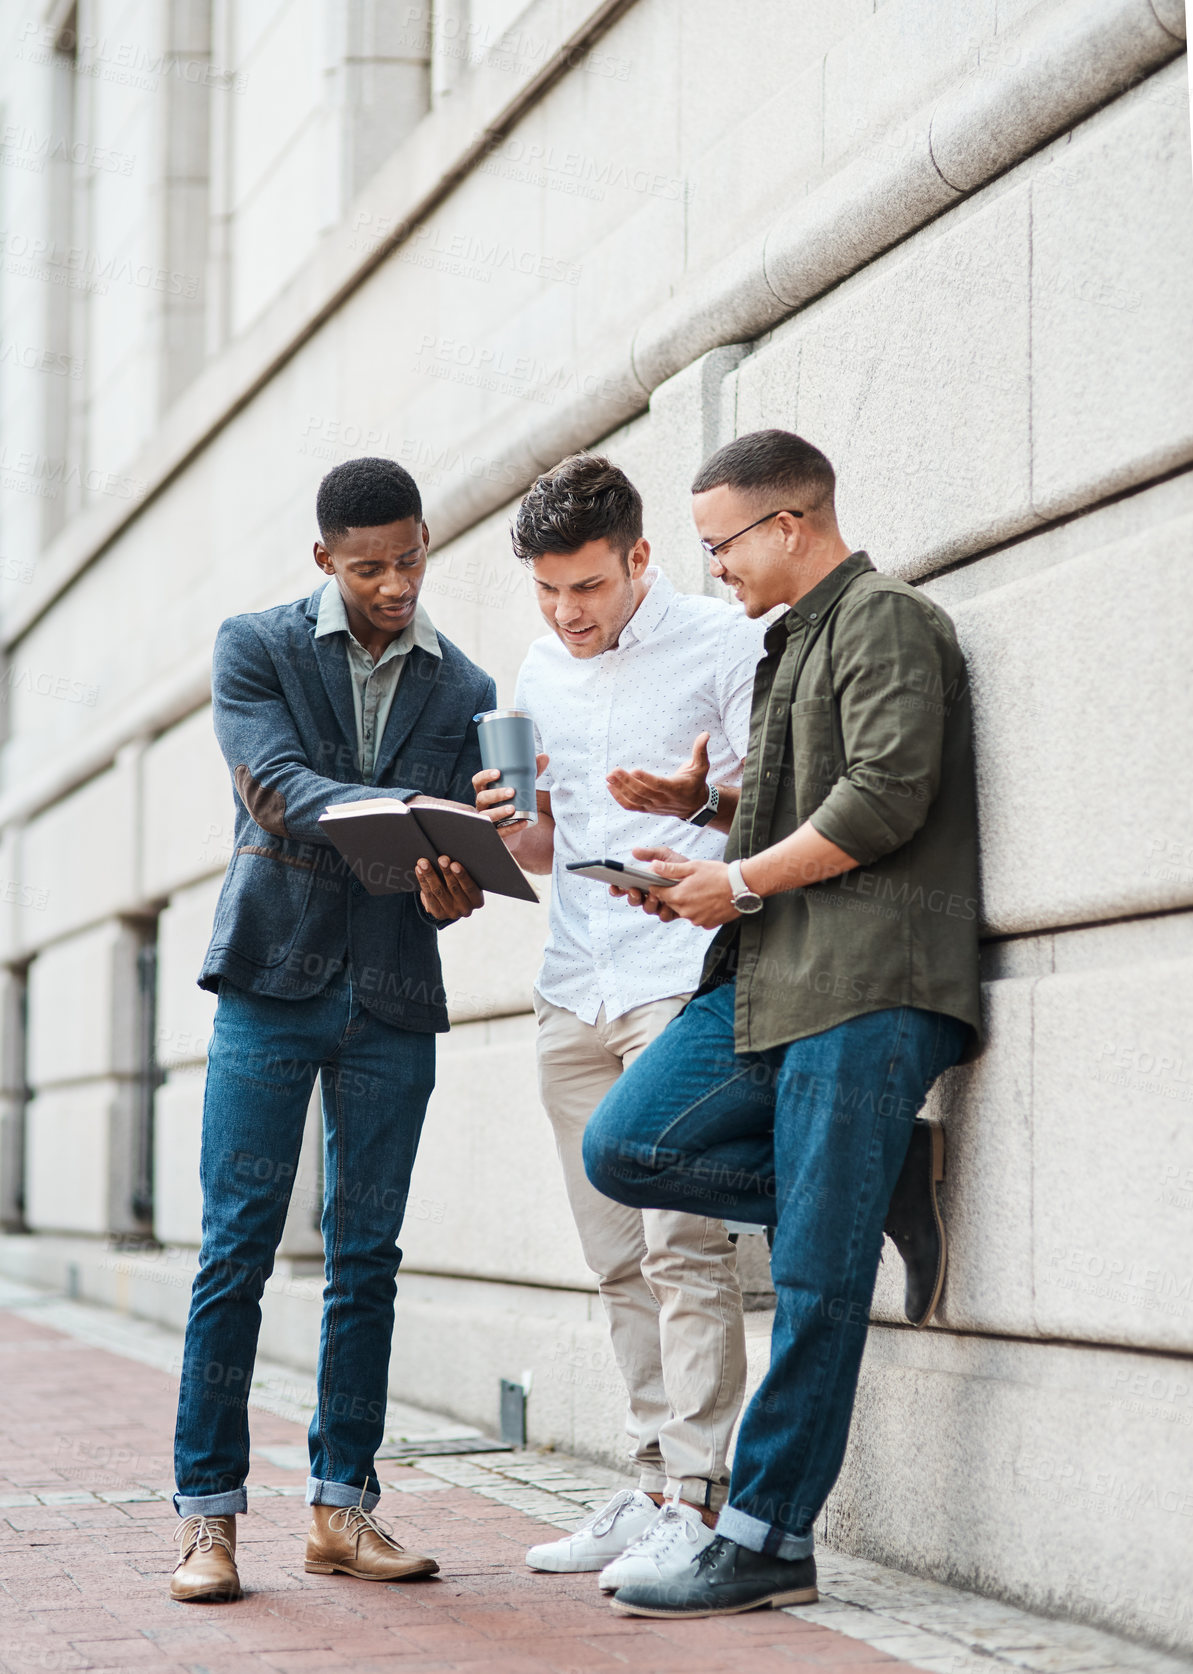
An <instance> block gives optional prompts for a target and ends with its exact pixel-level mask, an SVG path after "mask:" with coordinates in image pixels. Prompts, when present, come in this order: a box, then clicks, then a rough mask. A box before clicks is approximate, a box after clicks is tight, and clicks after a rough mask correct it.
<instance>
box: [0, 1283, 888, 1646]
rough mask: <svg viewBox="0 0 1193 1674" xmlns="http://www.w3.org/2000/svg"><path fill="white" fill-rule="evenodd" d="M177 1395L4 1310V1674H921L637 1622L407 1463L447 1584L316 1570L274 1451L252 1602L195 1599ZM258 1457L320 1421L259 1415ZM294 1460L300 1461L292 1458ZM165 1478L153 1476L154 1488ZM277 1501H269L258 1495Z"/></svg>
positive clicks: (245, 1576) (0, 1377) (389, 1498)
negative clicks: (533, 1560) (173, 1452)
mask: <svg viewBox="0 0 1193 1674" xmlns="http://www.w3.org/2000/svg"><path fill="white" fill-rule="evenodd" d="M176 1389H177V1385H176V1382H175V1381H174V1380H173V1379H172V1378H170V1377H168V1376H167V1375H166V1374H164V1373H162V1372H160V1371H155V1370H153V1369H152V1368H150V1367H147V1366H144V1365H139V1364H137V1363H136V1362H134V1361H131V1360H127V1359H124V1358H123V1357H121V1356H119V1355H116V1354H110V1353H108V1352H106V1351H105V1350H103V1349H97V1348H91V1347H89V1346H87V1345H86V1344H84V1343H82V1342H80V1341H79V1340H78V1339H77V1338H75V1337H69V1336H64V1335H62V1334H61V1333H60V1332H58V1331H54V1330H51V1329H48V1328H47V1327H46V1326H44V1325H42V1324H39V1323H37V1322H35V1321H33V1320H30V1319H27V1318H25V1317H23V1316H21V1315H19V1314H13V1313H4V1312H0V1668H3V1669H4V1670H5V1671H6V1674H60V1671H61V1674H65V1671H67V1670H72V1669H86V1670H91V1671H94V1674H100V1671H104V1674H116V1671H120V1674H126V1671H127V1674H133V1671H141V1670H145V1671H148V1674H183V1671H184V1670H185V1671H186V1674H253V1671H264V1670H276V1671H278V1674H307V1671H308V1670H309V1671H310V1674H323V1671H324V1670H335V1669H353V1670H358V1671H359V1674H371V1671H374V1670H375V1671H377V1674H432V1671H435V1674H439V1671H445V1670H450V1669H463V1670H467V1671H469V1674H481V1671H484V1674H490V1671H491V1674H571V1671H572V1670H575V1671H577V1674H579V1671H581V1670H583V1671H585V1674H587V1671H589V1670H593V1671H599V1670H604V1669H608V1670H635V1671H640V1674H656V1671H657V1674H663V1671H665V1670H673V1669H674V1670H687V1669H690V1670H693V1671H698V1674H705V1671H712V1670H724V1671H726V1674H728V1671H732V1674H769V1671H770V1670H782V1671H783V1674H795V1671H796V1670H800V1669H804V1670H808V1671H812V1670H817V1671H819V1674H825V1671H826V1670H828V1669H830V1668H832V1667H833V1666H835V1665H843V1664H848V1665H849V1667H850V1670H851V1674H865V1671H866V1670H877V1668H878V1667H879V1665H881V1666H882V1667H883V1668H884V1669H888V1670H895V1669H898V1668H902V1667H904V1666H906V1665H905V1664H901V1663H898V1662H896V1661H894V1660H893V1659H892V1658H890V1657H887V1656H884V1655H883V1654H882V1653H881V1652H880V1651H877V1650H874V1649H872V1648H871V1647H870V1646H867V1645H865V1644H863V1643H859V1642H858V1641H857V1640H854V1639H849V1638H846V1637H844V1636H843V1635H841V1634H837V1633H833V1632H830V1631H829V1630H828V1629H827V1628H822V1627H818V1626H815V1625H813V1624H811V1623H809V1622H804V1621H799V1620H797V1619H796V1618H794V1617H791V1616H788V1615H785V1614H784V1613H782V1612H780V1611H770V1610H767V1611H757V1612H754V1613H753V1614H751V1615H748V1616H741V1617H736V1618H733V1619H728V1620H722V1621H699V1622H676V1623H666V1622H662V1623H651V1622H647V1621H634V1620H631V1619H628V1618H621V1617H616V1616H614V1615H613V1614H612V1612H611V1611H610V1609H609V1607H608V1604H607V1603H606V1602H604V1601H603V1599H602V1597H601V1595H600V1594H599V1593H598V1592H597V1589H596V1584H595V1583H596V1578H595V1576H586V1575H579V1576H552V1575H534V1574H532V1573H531V1572H530V1571H529V1570H527V1569H526V1568H525V1566H524V1564H523V1562H522V1554H523V1552H524V1550H525V1548H526V1547H527V1546H528V1545H529V1544H531V1543H532V1542H533V1541H534V1540H541V1539H543V1538H544V1536H546V1537H547V1538H549V1535H550V1532H551V1531H548V1530H546V1529H545V1528H544V1525H543V1524H542V1523H541V1522H537V1521H535V1520H534V1519H532V1518H530V1517H528V1516H526V1515H525V1514H524V1513H522V1512H520V1511H516V1510H511V1509H510V1508H509V1507H507V1506H503V1505H500V1504H496V1503H494V1501H493V1500H492V1499H489V1498H485V1497H483V1496H482V1495H479V1494H476V1493H473V1492H471V1491H470V1490H469V1489H467V1488H462V1487H461V1488H457V1487H452V1486H446V1487H445V1485H444V1484H443V1482H442V1481H440V1480H437V1479H435V1478H432V1477H429V1476H423V1475H422V1474H421V1473H419V1472H418V1471H414V1470H403V1469H401V1468H399V1467H394V1468H392V1469H391V1470H390V1471H389V1473H388V1474H389V1476H390V1478H391V1479H392V1480H393V1481H394V1482H398V1481H399V1480H401V1481H402V1482H403V1485H404V1486H407V1487H409V1488H415V1487H416V1486H417V1485H418V1484H419V1483H420V1481H422V1482H424V1483H425V1486H426V1489H427V1492H426V1493H425V1495H424V1494H422V1493H417V1492H407V1493H389V1494H387V1495H385V1496H384V1497H383V1500H382V1505H381V1512H382V1514H383V1515H386V1516H387V1517H389V1518H392V1519H393V1522H394V1527H395V1533H396V1534H397V1536H398V1538H399V1539H400V1540H401V1541H402V1542H403V1543H404V1544H406V1545H409V1546H413V1547H418V1548H420V1549H422V1550H424V1551H429V1552H431V1553H433V1554H434V1555H435V1556H436V1557H437V1558H438V1560H439V1563H440V1566H441V1575H440V1576H439V1577H438V1578H436V1579H434V1580H432V1581H426V1582H421V1583H407V1584H406V1585H402V1586H378V1585H376V1584H373V1583H369V1582H364V1581H353V1580H350V1579H349V1578H348V1577H346V1576H331V1577H324V1576H314V1575H306V1574H304V1572H303V1568H302V1555H303V1541H304V1538H305V1532H306V1523H307V1514H306V1507H305V1505H304V1503H303V1499H302V1493H303V1488H304V1484H305V1474H306V1473H305V1470H303V1469H302V1468H301V1467H299V1468H296V1469H285V1468H282V1467H280V1466H279V1465H277V1464H271V1463H269V1461H268V1460H267V1459H265V1458H262V1457H260V1456H258V1457H255V1458H254V1460H253V1477H252V1481H251V1482H250V1485H249V1493H250V1502H251V1504H252V1510H251V1511H250V1513H249V1515H248V1516H247V1517H244V1518H242V1519H241V1520H240V1524H239V1530H238V1534H239V1546H240V1550H239V1558H240V1573H241V1578H242V1580H243V1582H244V1585H245V1588H246V1589H247V1596H246V1598H245V1599H244V1600H243V1601H242V1602H241V1603H239V1604H232V1605H222V1606H220V1605H184V1604H175V1603H173V1602H172V1601H171V1600H170V1599H169V1598H168V1597H167V1596H166V1580H167V1577H168V1575H169V1573H170V1570H171V1569H172V1568H173V1565H174V1561H175V1556H176V1552H177V1548H176V1547H175V1546H174V1545H173V1544H172V1542H171V1538H170V1537H171V1535H172V1534H173V1531H174V1528H175V1524H176V1521H177V1520H176V1518H175V1516H174V1513H173V1509H172V1507H171V1506H170V1503H169V1501H168V1499H161V1498H157V1497H149V1495H150V1493H152V1491H153V1490H157V1491H159V1492H168V1490H169V1487H170V1485H171V1471H170V1441H171V1432H172V1426H173V1419H174V1401H175V1395H176ZM251 1417H252V1429H253V1444H254V1448H255V1449H257V1448H264V1449H268V1450H269V1451H270V1452H271V1453H273V1452H274V1450H275V1449H278V1448H285V1447H288V1446H289V1447H293V1446H294V1445H295V1444H301V1443H303V1442H304V1440H305V1437H304V1434H303V1431H302V1429H301V1427H300V1426H299V1425H297V1424H292V1423H290V1422H288V1421H287V1420H285V1419H282V1418H275V1417H273V1416H272V1415H271V1414H269V1413H264V1412H256V1411H255V1412H253V1413H252V1415H251ZM281 1457H283V1458H286V1457H287V1456H286V1454H284V1453H283V1454H282V1455H281ZM146 1484H148V1485H150V1486H149V1488H148V1489H147V1488H146V1486H145V1485H146ZM254 1485H259V1486H265V1485H268V1486H271V1487H273V1489H274V1490H275V1491H274V1493H273V1494H271V1495H260V1494H259V1495H258V1496H257V1497H256V1498H255V1499H254V1498H253V1492H252V1491H253V1487H254Z"/></svg>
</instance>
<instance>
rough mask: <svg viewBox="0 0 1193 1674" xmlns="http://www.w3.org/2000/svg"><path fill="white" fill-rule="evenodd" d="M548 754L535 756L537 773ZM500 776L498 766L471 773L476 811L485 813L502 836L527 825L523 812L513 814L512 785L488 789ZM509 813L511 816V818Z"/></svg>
mask: <svg viewBox="0 0 1193 1674" xmlns="http://www.w3.org/2000/svg"><path fill="white" fill-rule="evenodd" d="M550 759H551V758H550V757H549V756H535V758H534V770H535V774H536V775H539V774H541V773H542V771H543V769H544V768H545V767H546V765H547V763H548V761H550ZM500 777H501V769H500V768H499V767H482V768H481V770H480V772H479V773H474V774H473V775H472V788H473V790H474V791H475V792H476V811H477V813H478V814H487V815H488V816H489V818H490V819H491V820H492V821H493V824H494V825H495V826H497V828H498V830H499V831H500V832H501V835H502V836H503V837H505V836H510V835H513V834H514V833H516V832H520V831H525V830H526V826H527V820H526V816H525V815H524V814H513V810H512V808H511V806H510V804H511V803H512V802H513V799H514V788H513V786H512V785H503V786H502V787H501V789H500V790H490V789H488V787H489V786H490V785H492V784H493V783H494V782H495V781H496V780H498V779H500ZM511 814H513V817H512V818H511Z"/></svg>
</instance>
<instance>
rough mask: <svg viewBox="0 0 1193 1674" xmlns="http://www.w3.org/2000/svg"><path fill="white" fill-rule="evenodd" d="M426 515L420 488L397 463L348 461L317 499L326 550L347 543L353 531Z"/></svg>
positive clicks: (326, 481)
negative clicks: (339, 542)
mask: <svg viewBox="0 0 1193 1674" xmlns="http://www.w3.org/2000/svg"><path fill="white" fill-rule="evenodd" d="M422 514H423V502H422V496H421V495H420V494H419V492H418V484H417V483H416V482H415V480H414V478H413V477H412V476H411V475H410V472H409V471H406V470H403V468H402V467H401V466H400V465H399V464H398V462H397V460H396V459H346V460H345V461H344V463H343V464H342V465H337V466H336V467H335V469H334V470H332V471H329V472H328V473H327V475H326V476H325V477H324V479H323V481H322V482H321V483H320V484H319V492H318V493H317V494H316V496H315V517H316V519H317V520H318V523H319V533H320V535H321V536H322V537H323V544H324V546H326V547H332V546H334V545H335V543H336V542H337V541H341V540H343V538H344V536H345V535H346V534H347V533H348V531H349V529H375V528H376V527H377V526H378V524H381V523H400V522H402V521H403V519H405V518H407V517H418V518H421V517H422Z"/></svg>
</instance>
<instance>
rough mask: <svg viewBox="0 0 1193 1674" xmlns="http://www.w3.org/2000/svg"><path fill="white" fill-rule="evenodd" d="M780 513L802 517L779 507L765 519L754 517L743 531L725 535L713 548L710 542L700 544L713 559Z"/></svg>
mask: <svg viewBox="0 0 1193 1674" xmlns="http://www.w3.org/2000/svg"><path fill="white" fill-rule="evenodd" d="M782 512H786V513H787V515H788V517H802V516H803V515H804V514H803V512H801V511H793V510H792V509H791V507H790V506H780V507H779V509H778V511H773V512H767V514H766V516H765V517H756V518H755V519H754V521H753V523H747V524H746V526H745V528H744V529H739V530H738V531H737V534H736V535H727V536H726V537H725V539H724V540H723V541H718V542H717V544H716V545H715V546H714V545H713V543H712V542H711V541H701V542H700V544H701V546H702V547H703V548H704V550H705V552H707V553H708V556H709V557H710V558H715V557H716V555H717V553H718V552H724V550H725V548H726V547H727V546H732V545H733V543H734V541H737V540H740V539H741V537H742V536H743V535H748V534H749V533H750V530H751V529H757V527H758V525H759V524H760V523H769V522H770V520H771V518H772V517H778V516H779V515H780V514H781V513H782Z"/></svg>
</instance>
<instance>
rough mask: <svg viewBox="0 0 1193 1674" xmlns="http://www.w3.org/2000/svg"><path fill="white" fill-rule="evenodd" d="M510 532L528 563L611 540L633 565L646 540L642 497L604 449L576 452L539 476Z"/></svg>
mask: <svg viewBox="0 0 1193 1674" xmlns="http://www.w3.org/2000/svg"><path fill="white" fill-rule="evenodd" d="M510 534H511V537H512V539H513V543H514V553H515V555H516V556H517V557H518V558H520V559H521V560H522V562H523V563H524V564H533V563H534V562H535V560H536V559H537V558H543V557H545V556H546V555H547V553H549V552H559V553H564V554H570V553H573V552H579V550H580V548H581V547H582V546H585V545H587V543H588V542H589V541H601V540H605V541H608V542H609V544H610V546H612V547H614V548H615V549H616V550H617V551H618V552H620V554H621V556H622V560H623V562H625V563H626V566H627V569H628V560H629V553H630V549H631V548H632V547H633V546H634V544H635V542H636V541H639V540H641V539H642V496H641V495H640V494H639V492H638V490H637V489H636V488H635V487H634V485H633V483H632V482H631V481H630V479H629V477H627V476H626V474H625V472H624V471H622V470H620V469H619V468H618V467H617V466H616V465H614V464H613V463H612V462H611V461H610V460H608V459H603V458H602V457H601V455H600V454H598V453H573V454H571V455H570V456H569V457H568V458H567V459H562V460H560V462H559V464H558V465H556V466H554V467H553V468H552V469H551V470H550V471H545V472H544V473H543V475H542V476H541V477H539V478H538V479H537V481H536V482H535V483H534V485H533V487H532V488H531V489H530V490H529V491H528V493H527V494H526V497H525V498H524V500H523V501H522V504H521V505H520V506H519V507H518V512H517V516H516V517H515V518H514V522H513V527H512V529H511V531H510Z"/></svg>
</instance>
